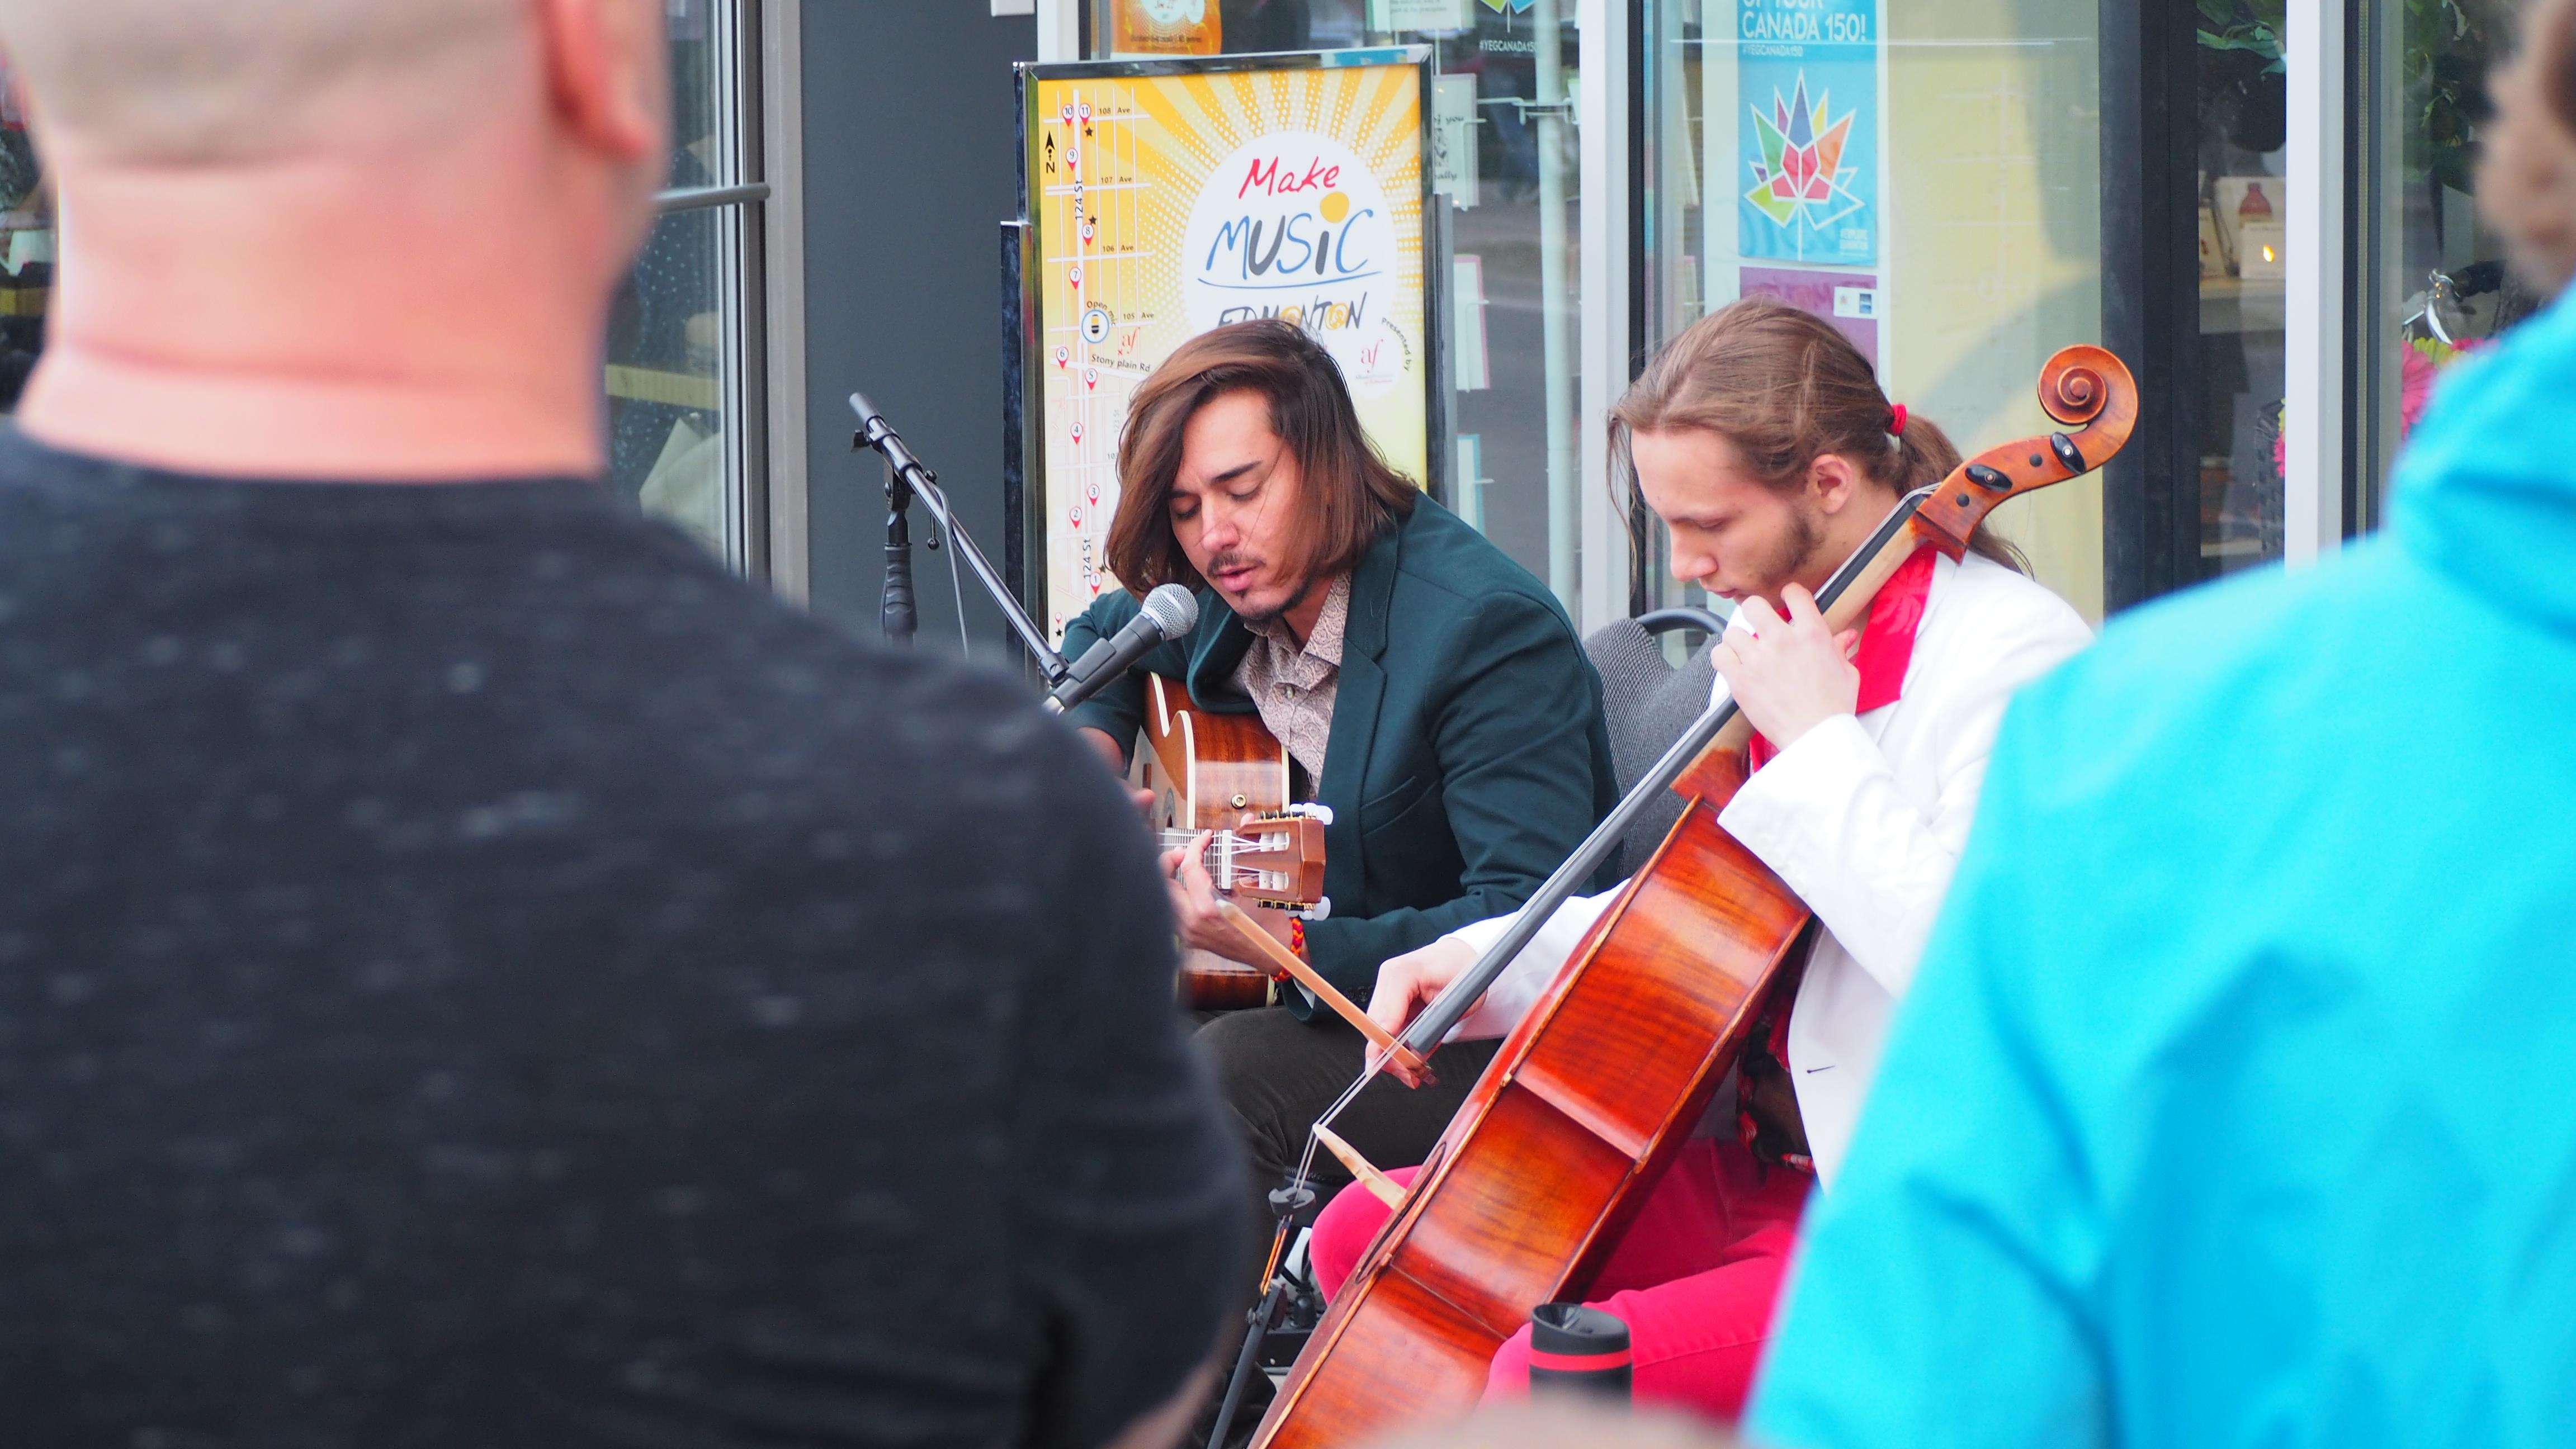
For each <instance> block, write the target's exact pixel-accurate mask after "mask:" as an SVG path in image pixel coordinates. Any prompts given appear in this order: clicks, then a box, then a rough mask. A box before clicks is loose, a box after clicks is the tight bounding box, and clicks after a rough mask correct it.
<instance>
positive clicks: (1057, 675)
mask: <svg viewBox="0 0 2576 1449" xmlns="http://www.w3.org/2000/svg"><path fill="white" fill-rule="evenodd" d="M850 411H852V412H854V413H856V414H858V416H859V431H858V434H857V436H856V437H855V438H853V439H852V440H851V444H850V446H851V449H852V450H853V451H856V450H857V449H860V448H873V449H875V450H876V451H877V452H878V453H880V454H883V455H884V457H885V461H886V485H885V490H886V542H885V569H886V571H885V604H884V607H883V610H882V612H881V614H880V616H879V620H880V622H881V623H882V624H883V625H884V627H885V632H886V637H887V638H888V639H891V640H893V641H894V642H895V643H896V644H898V645H901V646H904V647H910V645H911V644H912V637H913V633H914V631H915V630H916V629H917V628H918V627H919V622H920V621H919V616H918V615H917V614H916V613H915V611H914V609H913V601H912V528H911V522H910V517H909V515H910V513H911V511H912V505H913V503H914V501H915V500H918V501H919V502H920V503H921V506H922V507H924V508H927V509H929V510H930V516H931V518H932V520H933V521H935V522H936V523H937V524H938V525H939V527H938V529H937V531H936V532H934V533H932V535H931V537H930V546H931V547H932V548H937V547H939V540H940V539H941V538H942V537H945V538H947V539H948V540H949V541H950V543H951V544H953V545H954V546H955V547H956V550H957V556H958V557H960V558H962V559H964V560H965V561H966V570H967V572H969V573H971V574H973V575H974V576H975V582H977V583H979V584H981V585H983V587H984V592H985V593H986V594H989V595H991V596H992V600H993V603H994V606H995V607H997V608H999V609H1000V610H1001V611H1002V622H1004V623H1006V624H1008V625H1010V626H1011V632H1012V633H1014V634H1016V635H1018V636H1019V640H1020V645H1021V647H1022V648H1024V649H1026V650H1028V651H1029V657H1030V658H1032V659H1034V660H1036V661H1037V665H1038V671H1039V672H1040V673H1041V674H1043V675H1045V676H1046V683H1047V688H1048V689H1050V690H1052V689H1054V688H1055V687H1057V686H1058V685H1061V684H1063V683H1064V681H1065V677H1066V676H1067V675H1068V674H1070V673H1072V670H1071V668H1070V667H1069V666H1068V665H1066V663H1065V662H1064V656H1063V655H1061V654H1058V653H1056V652H1055V650H1054V649H1052V648H1050V647H1049V646H1048V644H1047V640H1046V634H1045V633H1044V631H1042V630H1040V629H1039V628H1038V626H1037V621H1036V620H1034V619H1032V618H1030V617H1029V613H1028V610H1026V609H1023V608H1021V607H1020V601H1019V599H1018V597H1017V596H1015V595H1014V594H1013V593H1012V592H1011V587H1010V585H1008V584H1006V583H1004V582H1002V575H1001V572H1000V571H999V570H997V569H995V568H994V567H993V563H992V560H990V559H988V558H986V557H984V551H983V550H982V549H980V548H977V547H976V546H975V540H974V539H972V538H969V537H967V535H966V531H965V530H964V529H961V528H959V527H958V526H957V516H956V514H954V513H952V512H951V511H949V507H948V495H947V494H945V493H942V492H941V491H939V478H938V475H936V474H934V473H932V472H931V471H930V470H929V469H928V468H925V467H923V466H922V465H921V460H920V459H918V458H916V457H914V456H913V455H912V450H911V449H910V448H907V447H905V446H904V443H903V438H902V437H901V436H900V435H899V434H897V433H896V432H895V430H894V428H893V427H892V426H891V425H889V424H888V423H887V422H886V420H885V416H884V415H883V414H881V413H879V412H878V411H876V409H874V408H872V407H870V406H869V405H868V400H867V399H866V398H864V397H861V396H860V395H859V394H857V393H852V394H850Z"/></svg>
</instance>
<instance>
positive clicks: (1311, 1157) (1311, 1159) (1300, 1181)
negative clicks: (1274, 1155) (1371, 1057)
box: [1290, 1061, 1386, 1187]
mask: <svg viewBox="0 0 2576 1449" xmlns="http://www.w3.org/2000/svg"><path fill="white" fill-rule="evenodd" d="M1385 1069H1386V1063H1384V1062H1383V1061H1371V1062H1369V1063H1368V1064H1367V1065H1366V1066H1365V1067H1364V1068H1362V1069H1361V1071H1360V1079H1359V1080H1358V1081H1356V1082H1353V1083H1351V1084H1350V1086H1349V1087H1348V1088H1347V1089H1345V1090H1344V1091H1343V1093H1342V1094H1341V1095H1340V1096H1339V1097H1336V1098H1334V1099H1333V1105H1331V1106H1329V1107H1326V1108H1325V1109H1324V1110H1323V1112H1322V1113H1320V1114H1319V1115H1317V1117H1316V1118H1315V1126H1316V1127H1330V1126H1331V1125H1333V1123H1334V1122H1335V1121H1336V1120H1337V1119H1339V1118H1340V1116H1341V1115H1342V1113H1343V1112H1344V1111H1346V1110H1347V1109H1348V1108H1349V1107H1350V1105H1351V1103H1352V1102H1353V1101H1354V1100H1356V1099H1357V1098H1358V1097H1359V1094H1360V1093H1361V1092H1362V1091H1363V1090H1365V1089H1366V1088H1367V1086H1368V1084H1369V1083H1371V1082H1373V1081H1376V1080H1377V1074H1378V1073H1379V1072H1381V1071H1384V1070H1385ZM1323 1145H1324V1140H1323V1139H1322V1138H1320V1137H1318V1136H1316V1135H1315V1133H1314V1129H1313V1128H1308V1129H1307V1132H1306V1155H1305V1156H1303V1157H1301V1158H1299V1159H1297V1176H1296V1177H1295V1178H1294V1179H1293V1180H1292V1182H1291V1184H1290V1185H1291V1186H1295V1187H1303V1186H1305V1185H1306V1184H1307V1183H1308V1182H1311V1181H1313V1174H1314V1171H1315V1152H1316V1150H1317V1149H1318V1148H1320V1147H1322V1146H1323Z"/></svg>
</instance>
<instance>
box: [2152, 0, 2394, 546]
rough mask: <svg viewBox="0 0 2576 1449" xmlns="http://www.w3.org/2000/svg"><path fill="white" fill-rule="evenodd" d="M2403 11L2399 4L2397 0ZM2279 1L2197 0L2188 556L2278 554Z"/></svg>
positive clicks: (2285, 193)
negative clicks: (2196, 273) (2194, 382)
mask: <svg viewBox="0 0 2576 1449" xmlns="http://www.w3.org/2000/svg"><path fill="white" fill-rule="evenodd" d="M2398 3H2406V0H2398ZM2282 9H2283V0H2199V11H2198V14H2197V15H2191V14H2186V13H2182V12H2177V14H2178V17H2179V19H2180V21H2181V23H2192V24H2196V25H2197V36H2198V40H2199V52H2198V54H2199V57H2200V66H2199V71H2200V85H2199V108H2200V109H2199V128H2198V136H2199V192H2200V222H2199V225H2200V378H2201V389H2202V395H2201V398H2200V411H2199V421H2200V492H2199V501H2200V531H2199V536H2200V558H2201V575H2202V576H2203V577H2208V576H2212V575H2216V574H2221V573H2228V572H2232V571H2234V570H2237V569H2241V568H2246V567H2250V566H2253V565H2257V564H2262V563H2265V562H2269V561H2271V560H2275V559H2278V558H2280V557H2281V553H2282V546H2283V532H2284V514H2283V489H2282V471H2283V463H2284V460H2285V456H2286V455H2285V452H2284V449H2283V446H2282V443H2281V428H2282V424H2283V415H2282V395H2283V393H2284V392H2285V391H2286V386H2285V375H2284V372H2283V360H2284V355H2285V352H2284V342H2283V331H2282V328H2283V322H2284V320H2285V315H2286V309H2285V304H2284V301H2283V288H2284V283H2285V278H2286V277H2287V275H2288V273H2289V269H2290V268H2291V267H2292V265H2294V264H2296V265H2306V263H2305V262H2299V261H2297V260H2296V259H2293V258H2291V257H2290V256H2289V255H2288V242H2287V239H2286V232H2287V223H2288V221H2289V214H2290V213H2289V207H2290V198H2289V183H2288V182H2287V181H2286V180H2285V179H2284V176H2283V173H2284V172H2285V171H2286V170H2287V165H2286V161H2287V156H2286V154H2285V148H2286V144H2287V139H2288V135H2287V116H2288V99H2289V92H2288V86H2287V71H2286V68H2285V66H2284V65H2283V62H2282V54H2281V22H2282Z"/></svg>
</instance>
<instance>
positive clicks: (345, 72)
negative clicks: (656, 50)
mask: <svg viewBox="0 0 2576 1449" xmlns="http://www.w3.org/2000/svg"><path fill="white" fill-rule="evenodd" d="M527 12H528V0H0V49H5V50H6V51H7V52H8V54H9V57H10V60H11V62H12V63H13V64H14V65H15V66H16V68H17V70H18V72H19V74H20V75H21V76H22V77H23V78H24V80H25V83H26V87H27V91H28V93H29V96H30V97H31V99H32V101H33V104H34V109H35V113H36V119H37V123H38V126H39V128H40V129H41V131H43V132H44V133H45V134H46V136H47V137H48V138H49V143H50V144H51V145H52V147H53V148H54V149H56V150H58V151H59V150H61V149H63V148H65V147H69V148H71V149H74V150H76V151H78V152H81V153H84V154H90V155H99V156H105V157H112V158H115V159H118V160H126V161H139V162H148V163H161V164H191V163H198V164H212V163H222V162H227V161H244V160H256V159H259V158H261V157H263V156H267V155H273V154H279V153H285V152H291V151H295V150H299V149H303V148H308V147H311V146H313V145H315V144H317V143H320V142H324V141H327V140H330V139H333V138H335V137H339V136H346V135H349V134H350V128H351V127H352V125H353V123H354V124H357V125H358V126H359V129H361V130H368V129H376V128H378V127H380V126H382V125H384V124H387V123H390V124H393V125H398V126H400V125H428V124H432V123H434V122H435V121H436V120H437V119H438V117H439V116H440V115H441V114H442V113H443V114H444V115H445V116H446V117H447V119H448V121H449V123H450V124H453V123H454V121H455V120H456V119H457V118H458V117H460V116H461V115H464V114H468V113H470V112H471V111H472V110H473V108H474V107H475V106H476V105H477V104H478V102H481V101H485V100H489V99H491V97H489V96H488V94H486V95H481V96H478V94H477V93H476V92H477V89H478V88H477V87H476V85H475V81H476V79H477V78H478V77H479V78H480V79H482V80H483V81H485V82H487V83H489V82H491V81H493V80H495V79H497V78H498V72H497V70H496V62H497V61H499V60H500V59H501V58H502V57H504V56H506V54H507V53H508V48H509V47H510V46H511V45H512V44H513V43H514V42H515V41H516V40H517V37H518V36H519V34H520V33H521V27H522V25H523V24H524V23H525V17H526V15H527ZM370 123H372V124H370Z"/></svg>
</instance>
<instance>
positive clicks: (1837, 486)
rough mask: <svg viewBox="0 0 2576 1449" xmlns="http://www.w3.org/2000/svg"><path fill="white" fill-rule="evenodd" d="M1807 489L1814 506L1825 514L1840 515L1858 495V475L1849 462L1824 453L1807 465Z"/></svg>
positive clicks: (1836, 455)
mask: <svg viewBox="0 0 2576 1449" xmlns="http://www.w3.org/2000/svg"><path fill="white" fill-rule="evenodd" d="M1807 488H1808V491H1809V492H1810V493H1811V494H1812V495H1813V496H1814V498H1815V500H1816V506H1817V507H1818V508H1821V509H1823V510H1824V511H1825V512H1827V513H1840V512H1842V511H1843V508H1844V506H1845V505H1846V504H1849V503H1850V502H1851V501H1852V499H1854V498H1856V497H1858V496H1859V495H1860V473H1859V470H1858V469H1855V468H1854V467H1852V465H1851V460H1850V459H1849V458H1846V457H1844V456H1843V455H1842V454H1840V453H1825V454H1822V455H1820V456H1818V457H1817V459H1816V461H1814V462H1812V463H1810V464H1808V465H1807Z"/></svg>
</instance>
